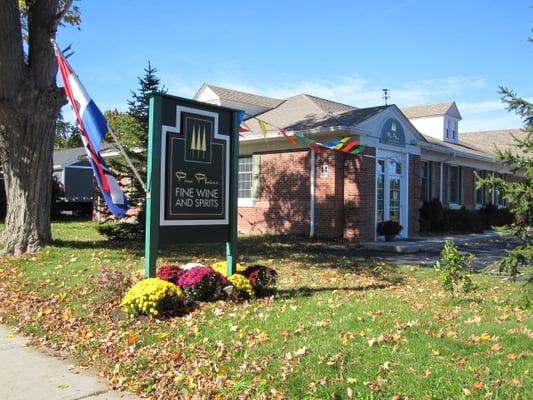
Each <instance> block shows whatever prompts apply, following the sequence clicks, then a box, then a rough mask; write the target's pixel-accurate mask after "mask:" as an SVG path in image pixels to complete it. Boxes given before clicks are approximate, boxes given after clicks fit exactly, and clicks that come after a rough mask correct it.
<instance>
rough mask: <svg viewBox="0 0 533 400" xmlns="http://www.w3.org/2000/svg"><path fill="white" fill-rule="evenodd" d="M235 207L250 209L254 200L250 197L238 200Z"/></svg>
mask: <svg viewBox="0 0 533 400" xmlns="http://www.w3.org/2000/svg"><path fill="white" fill-rule="evenodd" d="M237 203H238V204H237V205H238V206H239V207H242V208H251V207H253V206H254V199H252V198H251V197H249V198H244V197H243V198H240V197H239V199H238V200H237Z"/></svg>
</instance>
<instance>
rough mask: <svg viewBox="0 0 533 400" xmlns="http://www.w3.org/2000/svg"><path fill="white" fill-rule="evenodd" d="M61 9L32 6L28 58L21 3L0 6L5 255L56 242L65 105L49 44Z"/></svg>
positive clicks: (7, 0)
mask: <svg viewBox="0 0 533 400" xmlns="http://www.w3.org/2000/svg"><path fill="white" fill-rule="evenodd" d="M57 10H58V8H57V0H40V1H37V2H33V3H31V6H30V8H29V11H28V38H29V39H28V53H27V55H26V56H25V55H24V49H23V45H22V35H21V24H20V13H19V8H18V3H17V0H3V1H2V7H0V37H1V38H2V40H0V159H1V164H2V170H3V173H4V180H5V187H6V201H7V215H6V224H5V229H4V231H3V232H2V235H1V236H0V240H1V241H2V242H3V243H4V244H5V246H6V247H5V249H4V253H7V254H13V255H19V254H23V253H33V252H35V251H37V250H38V249H39V248H40V247H41V246H43V245H45V244H47V243H49V242H50V240H51V239H52V236H51V229H50V201H51V178H52V154H53V141H54V135H55V121H56V119H57V115H58V113H59V109H60V107H61V106H62V105H63V104H64V102H65V100H64V94H63V93H62V92H61V91H59V90H58V88H57V87H56V73H57V66H56V63H55V59H54V53H53V47H52V44H51V42H50V39H52V38H53V37H54V36H55V30H56V26H57V18H58V15H57Z"/></svg>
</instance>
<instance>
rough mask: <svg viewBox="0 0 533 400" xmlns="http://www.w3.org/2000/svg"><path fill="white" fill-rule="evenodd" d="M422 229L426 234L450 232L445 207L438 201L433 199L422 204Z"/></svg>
mask: <svg viewBox="0 0 533 400" xmlns="http://www.w3.org/2000/svg"><path fill="white" fill-rule="evenodd" d="M420 229H421V230H422V231H424V232H445V231H447V230H448V221H447V219H446V217H445V215H444V207H443V206H442V203H441V202H440V201H439V200H438V199H432V200H430V201H426V202H424V204H422V208H421V209H420Z"/></svg>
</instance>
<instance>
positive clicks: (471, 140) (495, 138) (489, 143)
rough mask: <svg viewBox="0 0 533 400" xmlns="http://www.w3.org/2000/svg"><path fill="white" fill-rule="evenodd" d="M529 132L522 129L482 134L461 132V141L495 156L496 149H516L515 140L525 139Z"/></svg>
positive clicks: (483, 132)
mask: <svg viewBox="0 0 533 400" xmlns="http://www.w3.org/2000/svg"><path fill="white" fill-rule="evenodd" d="M527 135H528V132H526V131H524V130H522V129H501V130H494V131H482V132H461V134H460V135H459V140H460V142H461V143H463V144H465V145H469V146H472V147H474V148H476V149H478V150H480V151H482V152H484V153H487V154H491V155H494V154H496V149H500V150H507V149H516V142H515V140H514V138H513V136H515V137H516V138H518V139H525V138H526V137H527Z"/></svg>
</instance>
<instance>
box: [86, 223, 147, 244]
mask: <svg viewBox="0 0 533 400" xmlns="http://www.w3.org/2000/svg"><path fill="white" fill-rule="evenodd" d="M96 230H97V231H98V232H99V233H100V234H102V235H104V236H105V237H107V238H108V239H109V240H111V241H114V242H142V241H143V240H144V224H140V223H139V222H132V223H130V222H114V221H109V222H103V223H101V224H99V225H98V226H97V228H96Z"/></svg>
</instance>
